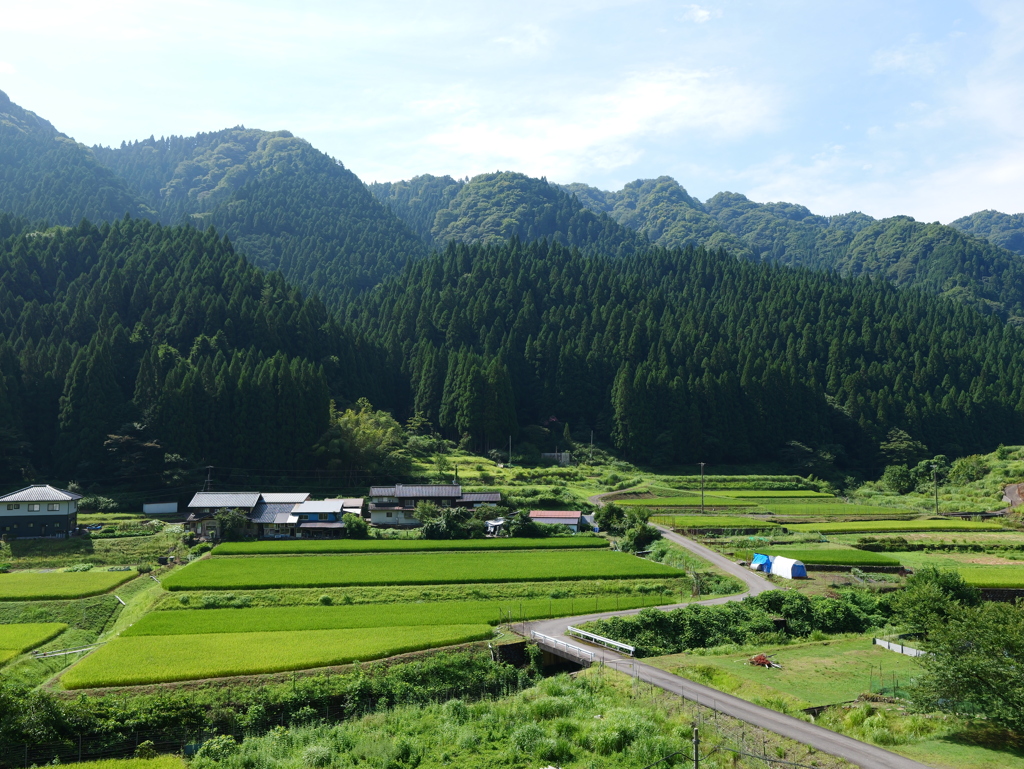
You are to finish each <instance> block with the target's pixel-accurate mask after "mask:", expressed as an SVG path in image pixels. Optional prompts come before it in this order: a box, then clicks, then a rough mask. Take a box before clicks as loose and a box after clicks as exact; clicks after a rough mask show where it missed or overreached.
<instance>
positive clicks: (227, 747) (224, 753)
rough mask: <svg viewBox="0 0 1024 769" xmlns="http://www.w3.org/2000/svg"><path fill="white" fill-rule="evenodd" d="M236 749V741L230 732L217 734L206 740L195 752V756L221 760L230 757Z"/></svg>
mask: <svg viewBox="0 0 1024 769" xmlns="http://www.w3.org/2000/svg"><path fill="white" fill-rule="evenodd" d="M237 750H238V743H237V742H235V738H234V737H232V736H231V735H230V734H218V735H217V736H216V737H213V738H212V739H209V740H207V741H206V742H204V743H203V746H202V747H201V748H199V750H198V751H197V752H196V758H207V759H210V760H211V761H223V760H224V759H226V758H230V757H231V756H233V755H234V754H235V752H236V751H237Z"/></svg>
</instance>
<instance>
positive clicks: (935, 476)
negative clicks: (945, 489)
mask: <svg viewBox="0 0 1024 769" xmlns="http://www.w3.org/2000/svg"><path fill="white" fill-rule="evenodd" d="M932 480H933V481H934V482H935V515H938V514H939V466H938V465H936V464H933V465H932Z"/></svg>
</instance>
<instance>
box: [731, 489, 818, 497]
mask: <svg viewBox="0 0 1024 769" xmlns="http://www.w3.org/2000/svg"><path fill="white" fill-rule="evenodd" d="M715 495H716V496H719V497H733V498H734V499H835V497H834V496H832V495H831V494H826V493H825V492H823V491H757V490H752V489H736V490H717V491H715Z"/></svg>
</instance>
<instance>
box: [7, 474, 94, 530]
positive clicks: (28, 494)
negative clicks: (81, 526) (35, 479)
mask: <svg viewBox="0 0 1024 769" xmlns="http://www.w3.org/2000/svg"><path fill="white" fill-rule="evenodd" d="M81 498H82V495H81V494H76V493H75V492H73V491H67V490H66V489H58V488H56V487H54V486H47V485H45V484H36V485H33V486H26V487H25V488H23V489H18V490H17V491H12V492H10V493H9V494H4V495H3V496H2V497H0V535H2V536H3V538H4V539H12V538H14V537H18V538H21V539H24V538H27V537H33V538H34V537H55V538H59V539H64V538H66V537H70V536H71V535H72V534H74V533H75V532H76V531H78V500H80V499H81Z"/></svg>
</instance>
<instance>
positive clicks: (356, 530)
mask: <svg viewBox="0 0 1024 769" xmlns="http://www.w3.org/2000/svg"><path fill="white" fill-rule="evenodd" d="M341 520H342V521H344V523H345V533H346V534H347V535H348V536H349V537H351V538H352V539H365V538H366V535H367V533H368V532H369V530H370V527H369V526H368V525H367V523H366V521H364V520H363V518H362V516H359V515H356V514H355V513H345V515H343V516H342V517H341Z"/></svg>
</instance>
